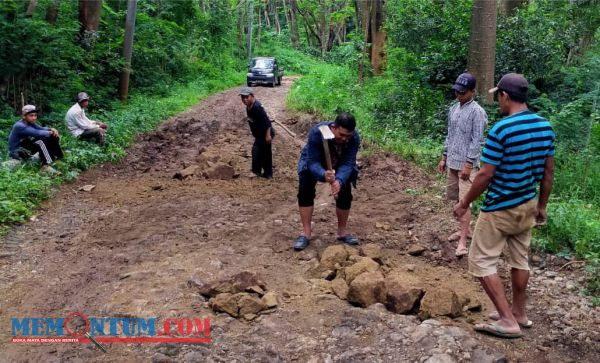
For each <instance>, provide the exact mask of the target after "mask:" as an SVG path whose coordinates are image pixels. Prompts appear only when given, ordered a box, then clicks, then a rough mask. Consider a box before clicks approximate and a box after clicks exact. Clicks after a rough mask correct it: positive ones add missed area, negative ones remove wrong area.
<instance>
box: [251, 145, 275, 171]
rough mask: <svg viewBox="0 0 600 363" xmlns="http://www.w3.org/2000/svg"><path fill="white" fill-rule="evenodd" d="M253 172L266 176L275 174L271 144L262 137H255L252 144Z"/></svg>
mask: <svg viewBox="0 0 600 363" xmlns="http://www.w3.org/2000/svg"><path fill="white" fill-rule="evenodd" d="M252 172H253V173H254V174H256V175H260V176H262V177H265V178H270V177H272V176H273V153H272V151H271V144H267V142H266V141H265V140H263V139H262V138H260V139H254V145H252Z"/></svg>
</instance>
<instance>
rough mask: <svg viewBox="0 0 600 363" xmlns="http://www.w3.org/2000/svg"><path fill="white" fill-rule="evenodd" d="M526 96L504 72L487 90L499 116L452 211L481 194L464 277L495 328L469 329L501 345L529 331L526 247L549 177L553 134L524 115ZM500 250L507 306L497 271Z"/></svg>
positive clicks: (524, 85) (521, 81) (540, 215)
mask: <svg viewBox="0 0 600 363" xmlns="http://www.w3.org/2000/svg"><path fill="white" fill-rule="evenodd" d="M527 89H528V82H527V80H526V79H525V78H524V77H523V76H522V75H520V74H516V73H509V74H506V75H504V76H503V77H502V79H501V80H500V82H498V86H497V87H495V88H493V89H491V90H490V92H493V93H495V95H496V97H497V99H498V102H499V104H500V111H501V113H502V115H503V116H506V117H505V118H503V119H502V120H500V121H498V122H497V123H496V124H495V125H494V126H493V127H492V129H491V130H490V132H489V134H488V137H487V139H486V141H485V146H484V149H483V154H482V157H481V161H482V162H483V163H484V164H483V167H482V168H481V170H480V171H479V173H478V174H477V176H476V177H475V180H474V181H473V185H472V186H471V189H470V190H469V192H468V193H467V194H466V195H465V196H464V197H463V198H462V199H461V200H460V201H459V202H458V204H456V206H455V207H454V215H455V216H456V217H457V218H461V217H462V216H463V215H464V214H465V213H466V211H467V210H468V208H469V204H470V203H471V202H472V201H473V200H475V199H476V198H477V197H478V196H479V195H480V194H481V193H483V192H484V191H485V190H486V189H487V194H486V197H485V201H484V202H483V206H482V207H481V213H480V214H479V218H478V219H477V224H476V226H475V230H474V233H473V242H472V243H471V248H470V249H469V272H470V273H471V274H472V275H474V276H476V277H477V278H478V279H479V281H480V282H481V284H482V285H483V288H484V289H485V292H486V293H487V294H488V296H489V297H490V299H491V300H492V302H493V303H494V306H495V307H496V313H494V314H492V315H490V318H491V319H492V320H495V322H493V323H491V324H477V325H476V326H475V330H477V331H481V332H485V333H488V334H493V335H496V336H500V337H504V338H516V337H520V336H521V335H522V332H521V328H531V326H532V325H533V323H532V322H531V321H530V320H529V319H528V317H527V313H526V311H525V303H526V299H527V292H526V289H527V282H528V280H529V264H528V252H529V242H530V241H531V229H532V228H533V227H534V225H536V224H538V225H541V224H545V223H546V219H547V214H546V205H547V203H548V198H549V197H550V192H551V190H552V179H553V175H554V140H555V135H554V131H553V130H552V126H551V125H550V123H549V122H548V120H546V119H544V118H542V117H540V116H538V115H536V114H535V113H533V112H531V111H529V109H528V108H527V103H526V102H527ZM538 184H539V186H540V191H539V198H536V195H537V186H538ZM505 247H506V251H507V253H506V256H505V259H506V262H507V264H508V266H510V268H511V282H512V304H511V303H509V302H508V300H507V298H506V295H505V293H504V286H503V284H502V281H501V280H500V277H499V276H498V273H497V270H496V265H497V263H498V259H499V257H500V254H501V253H502V251H503V249H504V248H505Z"/></svg>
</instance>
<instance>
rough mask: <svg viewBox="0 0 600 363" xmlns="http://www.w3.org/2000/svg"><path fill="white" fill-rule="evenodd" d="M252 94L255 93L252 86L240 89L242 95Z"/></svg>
mask: <svg viewBox="0 0 600 363" xmlns="http://www.w3.org/2000/svg"><path fill="white" fill-rule="evenodd" d="M252 94H254V93H252V88H250V87H244V88H242V89H241V91H240V96H249V95H252Z"/></svg>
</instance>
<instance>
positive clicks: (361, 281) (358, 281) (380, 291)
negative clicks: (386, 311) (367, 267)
mask: <svg viewBox="0 0 600 363" xmlns="http://www.w3.org/2000/svg"><path fill="white" fill-rule="evenodd" d="M385 295H386V291H385V281H384V279H383V274H382V273H381V272H380V271H372V272H364V273H362V274H360V275H358V276H357V277H356V278H355V279H354V280H353V281H352V283H351V284H350V289H349V291H348V301H350V302H352V303H355V304H358V305H360V306H362V307H367V306H369V305H373V304H375V303H378V302H380V303H385Z"/></svg>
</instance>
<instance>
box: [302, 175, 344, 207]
mask: <svg viewBox="0 0 600 363" xmlns="http://www.w3.org/2000/svg"><path fill="white" fill-rule="evenodd" d="M298 179H299V183H298V184H299V185H298V205H299V206H300V207H312V206H313V205H314V204H315V196H316V185H317V179H315V177H314V176H313V175H312V173H311V172H310V171H309V170H305V171H303V172H301V173H300V174H298ZM335 206H336V207H337V208H339V209H342V210H349V209H350V207H351V206H352V187H351V183H350V182H346V183H345V184H344V185H342V189H341V190H340V193H339V194H338V197H337V199H336V201H335Z"/></svg>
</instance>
